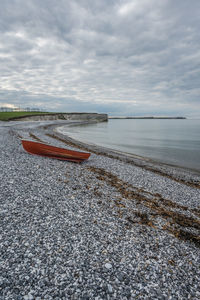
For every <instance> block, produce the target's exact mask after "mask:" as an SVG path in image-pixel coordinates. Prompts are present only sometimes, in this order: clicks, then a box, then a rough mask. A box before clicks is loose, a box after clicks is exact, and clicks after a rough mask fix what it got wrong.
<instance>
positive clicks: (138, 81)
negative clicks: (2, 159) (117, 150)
mask: <svg viewBox="0 0 200 300" xmlns="http://www.w3.org/2000/svg"><path fill="white" fill-rule="evenodd" d="M0 4H1V10H0V107H1V106H10V107H22V108H25V107H35V108H39V109H44V110H47V111H59V112H68V111H69V112H73V111H80V112H99V113H108V114H109V115H115V116H119V115H127V116H130V115H132V116H141V115H155V116H156V115H162V116H187V117H200V18H199V14H200V1H199V0H160V1H158V0H132V1H130V0H42V1H41V0H0Z"/></svg>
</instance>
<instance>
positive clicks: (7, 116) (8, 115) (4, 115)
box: [0, 111, 50, 121]
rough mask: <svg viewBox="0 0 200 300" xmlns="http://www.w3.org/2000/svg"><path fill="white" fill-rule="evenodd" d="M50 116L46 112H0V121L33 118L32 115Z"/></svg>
mask: <svg viewBox="0 0 200 300" xmlns="http://www.w3.org/2000/svg"><path fill="white" fill-rule="evenodd" d="M46 114H50V113H48V112H38V111H15V112H12V111H11V112H7V111H6V112H0V121H10V120H12V119H13V118H18V117H24V116H33V115H46Z"/></svg>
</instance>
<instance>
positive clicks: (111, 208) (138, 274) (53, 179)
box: [0, 121, 200, 300]
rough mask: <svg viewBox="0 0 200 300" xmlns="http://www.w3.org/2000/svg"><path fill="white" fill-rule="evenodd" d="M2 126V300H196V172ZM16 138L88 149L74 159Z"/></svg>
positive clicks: (199, 218)
mask: <svg viewBox="0 0 200 300" xmlns="http://www.w3.org/2000/svg"><path fill="white" fill-rule="evenodd" d="M76 123H78V122H75V121H35V122H33V121H32V122H31V121H11V122H0V170H1V172H0V203H1V206H0V299H10V300H11V299H17V300H21V299H24V300H31V299H36V300H43V299H73V300H76V299H81V300H89V299H94V300H101V299H108V300H109V299H110V300H111V299H123V300H126V299H163V300H164V299H166V300H168V299H173V300H174V299H177V300H178V299H200V172H199V173H198V172H194V171H192V170H185V169H182V168H177V167H173V166H168V165H162V164H155V163H154V162H152V161H150V160H147V159H142V158H139V157H134V156H133V157H130V156H127V155H125V154H123V153H119V152H118V153H117V152H116V151H115V152H114V151H112V150H109V149H104V148H101V147H97V146H95V145H86V144H83V143H80V142H77V141H74V140H73V139H72V138H68V137H67V136H64V135H62V134H61V133H59V132H58V131H57V130H56V128H57V127H59V126H62V125H66V124H68V125H69V126H72V125H75V124H76ZM21 139H30V140H35V141H41V142H44V143H49V144H51V145H54V146H58V147H63V148H69V149H76V150H80V151H90V152H91V157H90V158H89V160H88V161H86V162H83V163H81V164H77V163H73V162H67V161H61V160H55V159H50V158H45V157H40V156H36V155H35V156H34V155H30V154H28V153H27V152H25V151H24V149H23V147H22V145H21Z"/></svg>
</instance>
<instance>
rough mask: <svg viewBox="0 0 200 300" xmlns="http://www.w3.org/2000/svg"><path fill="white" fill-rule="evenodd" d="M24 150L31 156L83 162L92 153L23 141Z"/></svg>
mask: <svg viewBox="0 0 200 300" xmlns="http://www.w3.org/2000/svg"><path fill="white" fill-rule="evenodd" d="M21 141H22V145H23V148H24V150H26V151H27V152H28V153H30V154H34V155H40V156H46V157H50V158H55V159H60V160H68V161H73V162H82V161H84V160H87V159H88V158H89V157H90V153H86V152H79V151H73V150H68V149H65V148H60V147H55V146H51V145H47V144H43V143H39V142H33V141H28V140H21Z"/></svg>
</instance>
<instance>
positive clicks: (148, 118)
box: [108, 116, 187, 120]
mask: <svg viewBox="0 0 200 300" xmlns="http://www.w3.org/2000/svg"><path fill="white" fill-rule="evenodd" d="M108 119H122V120H123V119H147V120H151V119H156V120H157V119H159V120H160V119H161V120H162V119H167V120H185V119H187V118H186V117H112V116H111V117H108Z"/></svg>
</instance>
